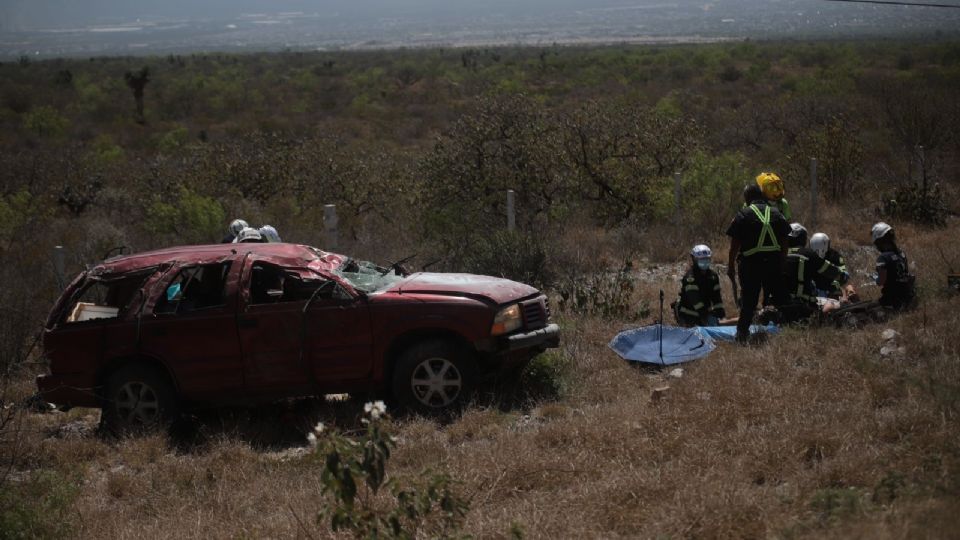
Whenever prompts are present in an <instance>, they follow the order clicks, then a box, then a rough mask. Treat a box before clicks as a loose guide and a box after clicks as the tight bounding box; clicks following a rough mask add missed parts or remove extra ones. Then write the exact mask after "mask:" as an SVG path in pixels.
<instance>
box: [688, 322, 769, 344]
mask: <svg viewBox="0 0 960 540" xmlns="http://www.w3.org/2000/svg"><path fill="white" fill-rule="evenodd" d="M697 329H698V330H700V331H701V332H703V334H704V335H706V336H708V337H710V338H712V339H714V340H719V341H735V340H736V337H737V327H736V326H698V327H697ZM750 333H751V334H779V333H780V327H779V326H777V325H775V324H773V323H771V324H768V325H767V326H760V325H757V324H753V325H750Z"/></svg>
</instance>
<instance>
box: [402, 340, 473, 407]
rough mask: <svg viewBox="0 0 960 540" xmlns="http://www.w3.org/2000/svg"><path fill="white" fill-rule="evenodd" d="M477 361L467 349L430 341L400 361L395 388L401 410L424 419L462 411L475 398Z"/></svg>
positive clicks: (413, 349)
mask: <svg viewBox="0 0 960 540" xmlns="http://www.w3.org/2000/svg"><path fill="white" fill-rule="evenodd" d="M476 383H477V362H476V359H475V358H474V355H473V354H472V353H471V352H470V351H469V350H467V349H465V348H464V347H459V346H457V345H456V344H454V343H452V342H449V341H444V340H427V341H423V342H421V343H418V344H416V345H414V346H413V347H410V348H409V349H407V350H406V351H404V352H403V353H402V354H401V355H400V357H399V358H398V359H397V364H396V366H395V367H394V370H393V381H392V383H391V388H392V390H393V397H394V398H395V399H396V400H397V403H398V404H399V405H400V407H401V408H403V409H405V410H408V411H411V412H414V413H416V414H421V415H424V416H436V415H443V414H448V413H452V412H457V411H459V410H461V409H462V408H463V407H464V406H465V405H466V404H467V403H468V402H469V401H470V398H471V397H472V396H473V390H474V388H475V387H476Z"/></svg>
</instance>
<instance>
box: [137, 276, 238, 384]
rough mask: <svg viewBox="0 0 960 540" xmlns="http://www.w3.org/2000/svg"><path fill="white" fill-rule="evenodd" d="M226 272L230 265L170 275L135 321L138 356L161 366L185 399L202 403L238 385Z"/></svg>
mask: <svg viewBox="0 0 960 540" xmlns="http://www.w3.org/2000/svg"><path fill="white" fill-rule="evenodd" d="M230 270H231V263H230V261H224V262H217V263H214V264H203V265H192V266H181V267H178V268H175V269H173V270H171V271H170V272H169V273H170V274H171V275H172V277H171V278H164V279H163V280H161V281H160V282H159V283H158V287H157V289H158V291H156V292H154V298H153V304H154V305H153V306H152V313H151V314H150V315H149V316H144V317H142V320H141V321H140V326H141V328H140V339H141V342H140V345H139V348H140V352H141V353H142V354H144V355H147V356H150V357H153V358H158V359H161V360H162V361H164V362H165V363H166V365H167V366H168V367H169V369H170V371H171V372H172V373H173V375H174V377H175V379H176V381H177V383H178V386H179V390H180V393H181V394H182V395H183V396H184V397H186V398H187V399H195V400H198V401H208V400H212V399H213V398H215V397H217V396H219V395H223V394H225V393H228V392H230V391H233V390H236V389H238V388H241V387H242V386H243V373H242V371H241V370H240V346H239V343H238V341H237V333H236V303H235V296H236V295H235V294H234V292H233V290H232V287H231V284H230V281H232V280H230V279H229V277H230V275H231V272H230ZM148 309H149V307H148Z"/></svg>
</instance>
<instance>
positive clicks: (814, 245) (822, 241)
mask: <svg viewBox="0 0 960 540" xmlns="http://www.w3.org/2000/svg"><path fill="white" fill-rule="evenodd" d="M810 249H812V250H814V251H816V252H817V255H819V256H821V257H826V255H827V250H828V249H830V237H829V236H827V235H826V234H825V233H822V232H818V233H817V234H815V235H813V236H811V237H810Z"/></svg>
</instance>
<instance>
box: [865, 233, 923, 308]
mask: <svg viewBox="0 0 960 540" xmlns="http://www.w3.org/2000/svg"><path fill="white" fill-rule="evenodd" d="M870 236H871V237H872V238H873V245H874V246H876V247H877V250H878V251H880V256H879V257H877V273H876V274H874V280H875V281H876V283H877V285H879V286H880V305H882V306H884V307H887V308H891V309H896V310H901V309H907V308H909V307H910V306H911V304H913V300H914V297H915V296H916V291H915V287H914V282H915V281H916V279H915V278H914V276H913V274H911V273H910V265H909V264H908V262H907V256H906V255H904V253H903V251H900V248H899V247H897V238H896V236H895V235H894V232H893V227H891V226H890V225H887V224H886V223H884V222H882V221H881V222H880V223H877V224H876V225H874V226H873V228H872V229H871V231H870Z"/></svg>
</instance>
